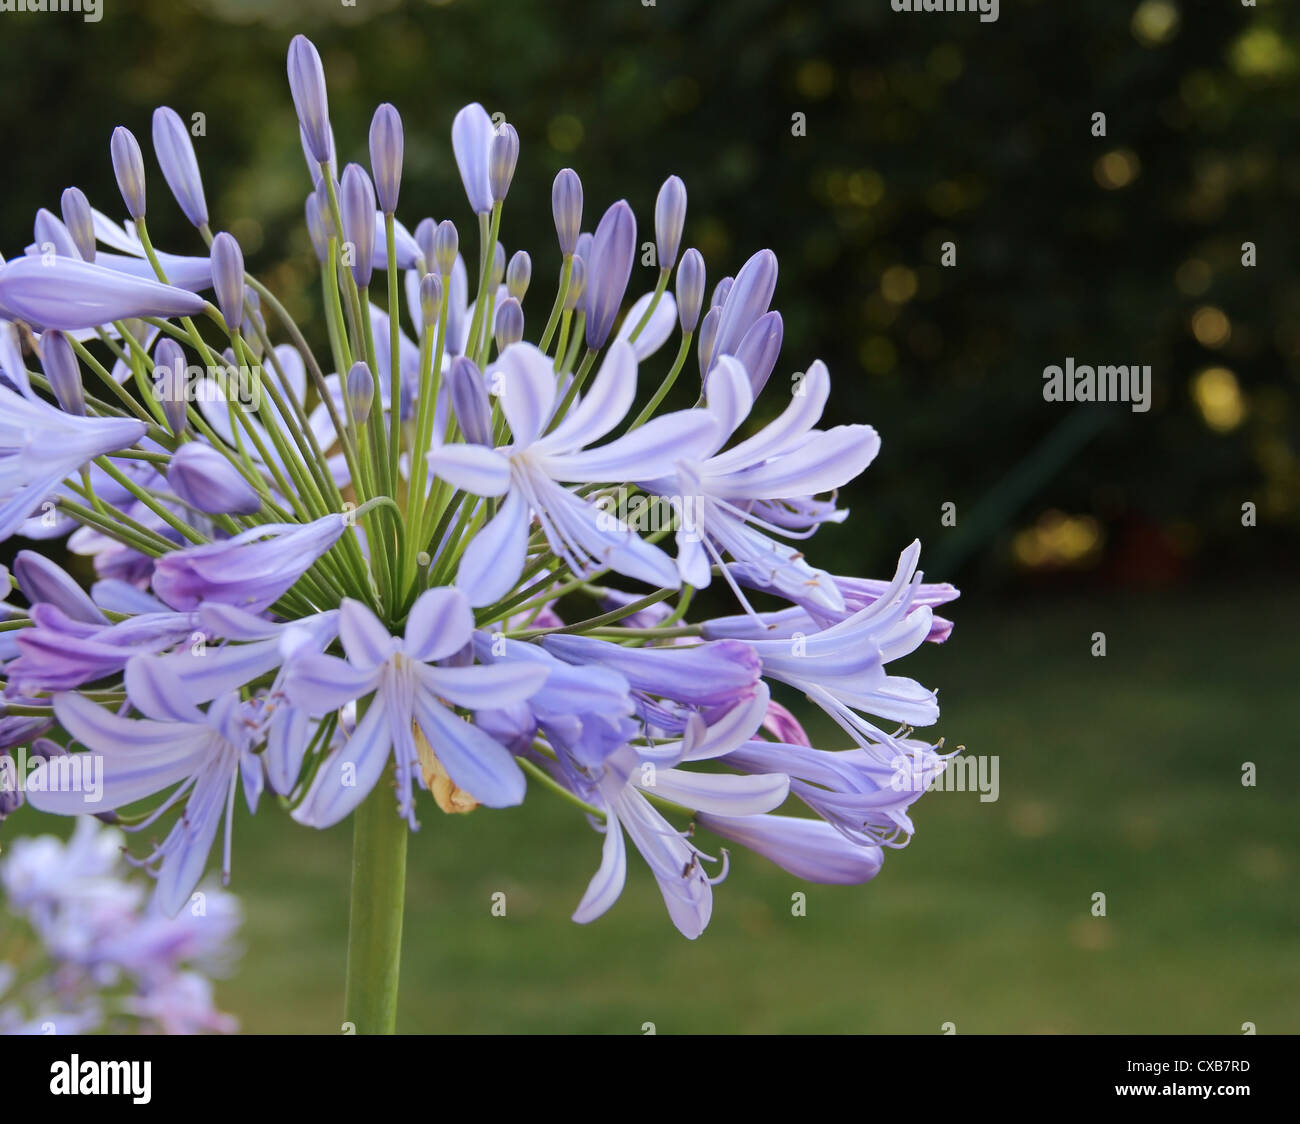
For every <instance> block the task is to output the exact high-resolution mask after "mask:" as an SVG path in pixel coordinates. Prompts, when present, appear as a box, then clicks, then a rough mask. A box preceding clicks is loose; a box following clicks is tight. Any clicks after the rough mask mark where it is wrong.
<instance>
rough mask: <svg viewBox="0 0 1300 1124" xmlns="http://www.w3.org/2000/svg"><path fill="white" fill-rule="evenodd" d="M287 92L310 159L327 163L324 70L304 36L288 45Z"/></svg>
mask: <svg viewBox="0 0 1300 1124" xmlns="http://www.w3.org/2000/svg"><path fill="white" fill-rule="evenodd" d="M289 92H290V93H291V94H292V95H293V106H294V109H295V110H296V111H297V113H298V123H299V125H300V126H301V127H302V134H303V138H304V140H305V141H306V145H307V148H308V150H309V151H310V153H311V156H312V159H314V160H315V161H316V163H317V164H327V163H329V160H330V156H331V152H332V149H333V138H332V136H331V134H330V108H329V97H328V95H327V94H326V92H325V68H324V67H323V66H321V61H320V53H319V52H318V51H317V50H316V47H315V45H314V44H313V43H312V41H311V40H310V39H308V38H307V37H306V36H305V35H295V36H294V37H293V42H292V43H290V44H289Z"/></svg>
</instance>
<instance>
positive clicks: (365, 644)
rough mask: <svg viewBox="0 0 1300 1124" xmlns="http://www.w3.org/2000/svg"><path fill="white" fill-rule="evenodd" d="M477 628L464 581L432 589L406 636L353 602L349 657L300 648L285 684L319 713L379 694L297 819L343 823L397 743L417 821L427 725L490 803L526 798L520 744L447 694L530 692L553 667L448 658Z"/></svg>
mask: <svg viewBox="0 0 1300 1124" xmlns="http://www.w3.org/2000/svg"><path fill="white" fill-rule="evenodd" d="M473 630H474V618H473V614H472V613H471V612H470V607H469V602H468V601H466V599H465V597H464V595H463V594H461V593H460V592H459V591H458V590H454V589H448V588H438V589H431V590H428V591H426V592H425V593H424V594H422V595H421V596H420V597H419V599H418V600H417V601H416V602H415V604H414V605H413V606H412V607H411V611H410V614H409V615H408V616H407V620H406V632H405V636H404V637H395V636H392V635H390V633H389V632H388V630H387V629H386V628H384V626H383V625H382V624H381V623H380V622H379V620H378V618H377V617H375V615H374V614H373V613H371V612H370V610H369V609H367V608H366V607H365V606H364V605H362V604H361V603H360V602H358V601H352V600H345V601H344V602H343V605H342V607H341V608H340V610H339V639H340V640H341V641H342V644H343V651H344V653H345V654H346V657H347V658H346V659H338V658H337V657H334V656H326V655H320V654H317V653H312V652H308V653H304V654H299V655H298V656H297V657H296V658H295V659H294V660H293V662H292V665H291V667H290V671H289V677H288V680H287V682H286V686H285V691H286V693H287V694H288V696H289V697H290V698H291V699H292V700H293V701H294V702H295V703H296V704H298V705H299V706H302V707H304V708H305V709H306V710H307V711H309V712H310V713H311V714H313V715H321V714H325V713H327V712H329V711H331V710H335V709H337V708H338V707H341V706H343V705H345V704H346V703H349V702H351V701H353V700H357V699H362V698H364V697H365V696H367V695H369V696H370V699H369V703H368V705H367V706H366V708H365V714H364V715H363V716H362V717H361V718H360V720H359V721H358V723H357V727H356V730H355V731H353V733H352V736H351V737H350V738H348V740H347V741H346V742H345V743H344V745H343V746H342V748H341V749H340V750H339V751H338V752H337V753H336V754H334V755H333V756H332V757H330V758H329V759H328V760H327V761H326V763H325V764H324V765H323V766H322V767H321V770H320V773H319V774H318V775H317V779H316V782H315V783H314V784H313V786H312V789H311V791H310V792H309V793H308V795H307V797H306V799H305V800H304V801H303V803H302V804H301V805H300V806H299V807H298V809H297V810H296V811H295V813H294V814H295V817H296V818H297V819H299V820H300V821H301V822H303V823H308V824H311V825H313V826H315V827H328V826H330V825H331V824H335V823H338V821H339V820H341V819H343V817H344V816H346V815H347V814H348V813H349V812H351V811H352V810H353V809H354V808H355V807H356V806H357V805H358V804H360V803H361V801H362V800H363V799H365V797H366V795H367V794H368V793H369V792H370V790H371V789H372V788H373V787H374V786H375V784H376V783H377V782H378V780H379V776H380V774H381V773H382V772H383V769H384V765H385V764H386V762H387V761H388V758H389V756H390V753H391V755H392V756H393V758H394V762H395V765H396V770H397V789H398V810H399V812H400V814H401V815H402V816H404V817H406V818H407V819H408V820H410V821H411V823H412V825H413V826H414V816H415V811H414V807H413V805H412V787H411V786H412V782H413V780H414V779H416V778H420V779H421V780H423V775H422V773H421V769H420V757H419V751H418V750H417V747H416V740H415V728H417V727H418V729H419V731H420V732H421V734H422V735H423V737H424V738H425V740H426V741H427V743H428V745H429V746H431V747H433V752H434V753H436V755H437V758H438V760H439V761H440V762H441V764H442V767H443V768H444V769H445V770H446V772H447V774H448V775H449V776H450V778H451V780H452V781H453V782H454V783H455V784H456V786H457V787H459V788H461V789H464V790H465V791H466V792H468V793H469V794H470V795H471V796H472V797H473V798H474V799H475V800H477V801H478V802H479V803H480V804H486V805H488V806H489V807H493V808H502V807H507V806H509V805H512V804H518V803H520V802H521V801H522V800H523V798H524V788H525V783H524V775H523V771H522V770H521V769H520V768H519V766H518V765H517V764H516V763H515V760H514V758H513V756H512V755H511V754H510V752H509V751H508V750H507V749H505V748H504V747H503V746H502V745H501V744H500V743H499V742H497V741H495V740H493V739H492V738H491V737H489V736H488V735H487V734H486V733H484V732H483V731H482V730H480V729H479V728H478V727H476V726H474V725H472V724H471V723H469V722H466V721H465V720H464V719H463V718H460V717H458V716H457V715H456V714H455V712H454V711H452V710H451V709H449V707H448V705H447V704H448V703H451V704H454V705H456V706H463V707H469V708H471V709H473V708H478V707H487V706H497V705H501V704H509V703H513V702H518V701H521V700H523V699H526V698H527V697H528V696H529V695H531V694H533V693H534V692H535V691H536V690H537V688H538V687H540V686H541V684H542V682H543V681H544V680H545V678H546V669H545V668H543V667H541V666H539V665H537V664H535V663H531V662H523V661H519V662H513V661H512V662H501V663H495V664H490V665H473V664H470V665H465V666H447V667H442V666H438V665H437V661H439V660H447V659H450V658H451V657H452V656H455V655H457V654H458V653H459V652H461V650H462V649H464V648H465V646H466V645H467V644H469V642H470V638H471V635H472V633H473Z"/></svg>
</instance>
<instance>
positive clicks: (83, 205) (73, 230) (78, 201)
mask: <svg viewBox="0 0 1300 1124" xmlns="http://www.w3.org/2000/svg"><path fill="white" fill-rule="evenodd" d="M60 206H61V208H62V210H63V225H64V226H66V227H67V228H68V233H69V234H70V235H71V236H72V242H73V245H75V246H76V247H77V253H78V254H80V255H81V259H82V261H94V260H95V217H94V215H92V214H91V212H90V201H89V200H88V199H87V198H86V196H85V193H84V192H83V191H82V190H81V188H79V187H69V188H68V189H67V190H66V191H64V193H63V198H62V199H61V200H60Z"/></svg>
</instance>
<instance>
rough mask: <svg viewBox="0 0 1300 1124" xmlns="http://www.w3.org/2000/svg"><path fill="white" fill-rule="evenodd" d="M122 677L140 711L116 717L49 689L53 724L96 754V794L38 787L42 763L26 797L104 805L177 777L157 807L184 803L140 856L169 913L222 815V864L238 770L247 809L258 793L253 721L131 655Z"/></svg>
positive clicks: (237, 707)
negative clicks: (190, 695)
mask: <svg viewBox="0 0 1300 1124" xmlns="http://www.w3.org/2000/svg"><path fill="white" fill-rule="evenodd" d="M127 684H128V687H127V689H128V692H129V693H130V696H131V702H132V705H133V706H134V707H135V708H136V709H137V710H139V711H140V712H141V713H142V714H144V715H145V717H144V718H140V719H132V718H122V717H120V716H118V715H115V714H111V713H109V712H108V711H107V710H104V709H103V708H102V707H99V706H97V705H96V704H95V703H93V702H91V701H90V700H89V699H86V698H84V697H83V696H81V695H78V694H75V693H72V692H65V693H61V694H58V695H56V696H55V697H54V713H55V716H56V717H57V718H58V720H59V724H60V725H61V726H62V727H63V728H64V729H65V730H67V731H68V733H69V734H70V735H71V736H72V737H73V738H75V739H76V740H77V741H79V742H80V743H81V744H82V745H84V746H85V747H86V748H87V749H88V750H90V751H91V752H92V753H96V754H99V755H100V756H101V758H102V760H103V792H102V794H101V795H100V799H99V800H98V802H95V803H89V804H88V803H87V800H88V798H89V797H90V796H91V795H92V794H89V793H85V792H75V791H53V792H49V791H45V788H47V787H49V786H47V785H45V783H44V771H45V770H47V769H48V768H49V767H50V766H49V765H48V764H47V763H43V764H41V765H38V766H37V768H36V770H35V771H34V772H33V773H32V775H31V777H29V779H28V789H29V791H28V800H29V802H30V803H31V804H32V806H33V807H35V808H38V809H40V810H41V811H43V812H53V813H56V814H58V815H76V814H78V813H84V812H88V811H93V812H105V811H112V810H114V809H117V808H121V807H124V806H125V805H128V804H134V803H135V802H136V801H138V800H143V799H144V798H145V797H148V796H152V795H154V794H155V793H158V792H162V791H164V790H165V789H168V788H171V787H172V786H173V785H179V786H180V787H179V788H178V789H177V791H176V793H174V794H173V795H172V797H171V798H169V800H168V801H167V803H166V804H165V805H164V807H167V806H174V805H175V804H176V802H177V800H178V799H179V798H180V797H181V796H184V797H185V810H184V812H183V813H182V815H181V817H180V819H179V820H177V821H176V824H175V826H174V827H173V828H172V829H171V831H170V832H169V833H168V835H167V837H166V839H164V840H163V842H162V843H161V844H160V845H159V846H158V847H157V848H156V849H155V850H154V852H153V854H152V855H151V856H150V857H149V860H148V861H149V862H151V863H154V862H157V863H159V864H160V865H159V869H158V887H157V901H158V907H159V908H160V909H161V910H162V911H163V912H164V913H165V914H166V915H167V916H169V917H174V916H175V915H176V914H177V913H178V912H179V911H180V909H181V907H182V906H183V905H185V903H186V902H187V901H188V900H189V897H190V894H191V893H192V892H193V890H194V888H195V886H197V885H198V882H199V879H200V878H202V877H203V870H204V867H205V866H206V865H207V859H208V853H209V852H210V851H211V849H212V843H213V841H214V840H215V839H216V835H217V830H218V829H219V828H220V827H221V824H222V822H223V820H224V822H225V824H226V835H227V847H226V859H225V862H224V863H223V869H224V870H225V871H226V873H227V874H228V873H229V857H230V850H229V834H230V829H231V824H232V821H233V817H234V802H235V792H236V786H237V784H238V783H239V780H240V777H241V774H242V776H243V780H244V794H245V797H246V799H247V801H248V804H249V807H250V809H251V808H253V807H254V806H255V805H256V802H257V798H258V795H259V792H260V778H261V775H262V774H261V764H260V762H259V761H258V760H257V758H256V756H255V755H254V754H253V752H252V750H253V748H254V745H255V744H256V741H257V736H256V735H257V729H256V727H255V726H254V725H252V724H250V723H248V722H247V721H246V720H245V712H244V704H242V703H241V702H240V700H239V696H238V695H237V694H230V695H226V696H224V697H223V698H221V699H218V700H217V701H216V702H214V703H213V704H212V706H211V707H210V708H209V709H208V711H207V713H204V712H203V711H200V710H199V709H198V707H196V706H195V705H194V704H193V703H191V702H189V701H188V700H186V699H185V698H184V693H183V691H182V690H181V688H180V685H179V684H178V683H177V682H176V681H175V679H174V677H171V676H169V675H168V674H167V672H166V671H165V670H164V669H163V668H162V667H161V666H160V665H159V664H158V663H157V661H149V660H146V661H142V662H141V663H140V664H138V665H137V664H134V663H133V664H132V665H131V667H130V668H129V669H128V672H127ZM153 818H155V817H151V820H152V819H153Z"/></svg>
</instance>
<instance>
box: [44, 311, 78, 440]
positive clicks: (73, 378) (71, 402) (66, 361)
mask: <svg viewBox="0 0 1300 1124" xmlns="http://www.w3.org/2000/svg"><path fill="white" fill-rule="evenodd" d="M41 366H43V367H44V368H45V377H46V378H47V379H49V380H50V389H51V390H53V391H54V397H55V398H57V399H58V400H59V405H60V406H62V407H63V409H64V412H65V413H69V414H76V415H77V416H78V417H82V418H84V417H85V416H86V391H85V388H84V387H83V386H82V385H81V364H79V363H78V362H77V356H76V353H75V352H74V351H73V350H72V344H70V343H69V342H68V337H67V336H66V335H64V334H63V333H62V332H60V331H58V330H57V329H55V328H51V329H49V330H48V331H46V332H44V333H42V335H41Z"/></svg>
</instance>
